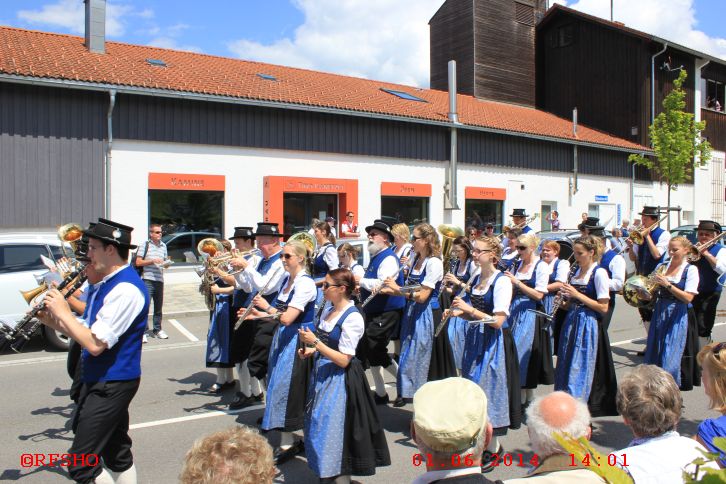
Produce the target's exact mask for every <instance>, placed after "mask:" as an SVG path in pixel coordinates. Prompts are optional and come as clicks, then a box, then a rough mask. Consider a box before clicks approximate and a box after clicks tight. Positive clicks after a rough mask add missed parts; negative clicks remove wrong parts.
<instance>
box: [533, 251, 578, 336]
mask: <svg viewBox="0 0 726 484" xmlns="http://www.w3.org/2000/svg"><path fill="white" fill-rule="evenodd" d="M578 268H579V265H578V264H577V262H574V263H573V264H572V265H571V266H570V271H569V272H568V273H567V280H566V282H565V284H569V283H570V281H571V280H572V278H573V277H575V272H577V269H578ZM565 299H566V298H565V295H564V294H562V290H559V291H557V294H555V298H554V299H553V300H552V309H551V310H550V312H549V313H544V312H542V311H537V310H536V309H530V310H529V311H532V312H533V313H536V314H538V315H540V316H544V318H545V319H547V321H548V323H551V322H552V320H554V319H555V315H556V314H557V311H558V310H559V309H560V306H562V304H563V303H564V302H565ZM548 326H549V324H548Z"/></svg>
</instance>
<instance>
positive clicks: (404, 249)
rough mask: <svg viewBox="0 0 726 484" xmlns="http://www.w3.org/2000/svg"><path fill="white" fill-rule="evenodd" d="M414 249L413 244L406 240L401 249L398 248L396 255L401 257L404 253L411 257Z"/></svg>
mask: <svg viewBox="0 0 726 484" xmlns="http://www.w3.org/2000/svg"><path fill="white" fill-rule="evenodd" d="M412 250H413V245H411V244H409V243H408V242H406V243H405V244H403V245H402V246H401V248H400V249H396V257H398V258H399V259H400V258H401V257H403V256H404V255H405V256H407V257H411V251H412Z"/></svg>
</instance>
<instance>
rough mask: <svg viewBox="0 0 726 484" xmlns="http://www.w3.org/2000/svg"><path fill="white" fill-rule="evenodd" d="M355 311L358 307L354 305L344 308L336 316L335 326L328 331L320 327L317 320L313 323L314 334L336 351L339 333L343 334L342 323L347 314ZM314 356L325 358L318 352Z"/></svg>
mask: <svg viewBox="0 0 726 484" xmlns="http://www.w3.org/2000/svg"><path fill="white" fill-rule="evenodd" d="M357 312H359V311H358V308H357V307H355V306H351V307H349V308H348V309H346V310H345V312H344V313H343V314H341V316H340V317H339V318H338V322H337V323H335V327H333V329H331V330H330V331H329V332H327V331H323V330H322V329H320V322H319V321H318V322H317V323H316V325H315V334H316V335H317V337H318V339H319V340H320V341H322V342H323V343H324V344H325V346H327V347H328V348H331V349H334V350H335V351H338V344H339V343H340V335H341V334H343V323H344V322H345V320H346V319H347V318H348V316H350V315H351V314H353V313H357ZM316 356H318V357H319V358H325V357H324V356H323V355H322V354H320V353H319V352H318V353H316Z"/></svg>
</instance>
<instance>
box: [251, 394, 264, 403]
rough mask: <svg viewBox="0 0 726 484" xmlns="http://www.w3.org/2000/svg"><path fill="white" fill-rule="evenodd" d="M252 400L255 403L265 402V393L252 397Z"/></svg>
mask: <svg viewBox="0 0 726 484" xmlns="http://www.w3.org/2000/svg"><path fill="white" fill-rule="evenodd" d="M252 398H254V399H255V402H256V403H261V402H264V401H265V393H264V392H262V393H260V394H259V395H252Z"/></svg>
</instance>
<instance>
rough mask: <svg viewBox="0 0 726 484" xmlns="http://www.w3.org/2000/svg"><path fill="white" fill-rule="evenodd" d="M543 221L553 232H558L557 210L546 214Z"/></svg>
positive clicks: (558, 219)
mask: <svg viewBox="0 0 726 484" xmlns="http://www.w3.org/2000/svg"><path fill="white" fill-rule="evenodd" d="M545 219H546V220H547V221H548V222H549V223H550V225H551V226H552V231H553V232H557V231H558V230H560V213H559V212H558V211H557V210H552V211H551V212H550V213H548V214H547V216H546V217H545Z"/></svg>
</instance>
